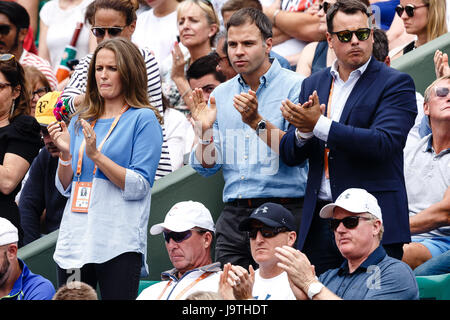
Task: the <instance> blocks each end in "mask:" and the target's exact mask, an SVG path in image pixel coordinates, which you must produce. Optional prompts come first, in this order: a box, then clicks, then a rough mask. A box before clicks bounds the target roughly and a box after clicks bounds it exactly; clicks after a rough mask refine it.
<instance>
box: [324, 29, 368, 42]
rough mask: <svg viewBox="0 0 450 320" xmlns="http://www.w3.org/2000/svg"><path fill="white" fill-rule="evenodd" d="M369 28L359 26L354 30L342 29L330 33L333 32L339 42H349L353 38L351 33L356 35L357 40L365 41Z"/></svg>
mask: <svg viewBox="0 0 450 320" xmlns="http://www.w3.org/2000/svg"><path fill="white" fill-rule="evenodd" d="M371 30H372V29H370V28H360V29H358V30H356V31H350V30H342V31H338V32H331V34H335V35H336V36H337V37H338V39H339V41H340V42H350V40H352V38H353V34H355V35H356V38H358V40H359V41H365V40H367V39H369V36H370V31H371Z"/></svg>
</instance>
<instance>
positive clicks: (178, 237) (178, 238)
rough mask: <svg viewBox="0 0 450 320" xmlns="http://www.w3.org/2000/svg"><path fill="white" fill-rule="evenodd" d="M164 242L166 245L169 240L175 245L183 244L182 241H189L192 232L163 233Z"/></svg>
mask: <svg viewBox="0 0 450 320" xmlns="http://www.w3.org/2000/svg"><path fill="white" fill-rule="evenodd" d="M163 235H164V240H166V242H167V243H169V242H170V239H173V241H175V242H176V243H180V242H183V241H184V240H187V239H189V238H190V237H191V236H192V230H187V231H183V232H175V231H170V232H167V231H163Z"/></svg>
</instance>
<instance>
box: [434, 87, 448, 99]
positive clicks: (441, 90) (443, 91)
mask: <svg viewBox="0 0 450 320" xmlns="http://www.w3.org/2000/svg"><path fill="white" fill-rule="evenodd" d="M434 92H435V93H436V96H438V97H440V98H445V97H447V95H448V92H449V89H448V88H447V87H435V89H434Z"/></svg>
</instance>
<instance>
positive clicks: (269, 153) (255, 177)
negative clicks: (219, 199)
mask: <svg viewBox="0 0 450 320" xmlns="http://www.w3.org/2000/svg"><path fill="white" fill-rule="evenodd" d="M271 62H272V66H271V67H270V68H269V70H268V71H267V72H266V73H265V74H264V75H263V76H262V77H261V78H260V85H259V87H258V89H257V91H256V96H257V99H258V111H259V113H260V114H261V116H262V117H264V119H266V120H268V121H269V122H271V123H272V124H273V125H275V126H277V127H278V128H280V129H281V130H283V131H287V128H288V125H289V123H288V122H287V121H286V120H285V119H284V118H283V116H282V114H281V110H280V107H281V101H282V100H286V99H289V100H290V101H292V102H293V103H298V99H299V95H300V88H301V84H302V81H303V79H304V77H303V76H301V75H299V74H298V73H295V72H292V71H290V70H287V69H284V68H282V67H281V66H280V64H279V62H278V61H277V60H276V59H271ZM249 89H250V87H249V86H248V85H247V84H246V83H245V81H244V79H243V78H242V77H241V75H237V76H235V77H234V78H233V79H230V80H229V81H227V82H225V83H222V84H221V85H219V86H218V87H216V88H215V89H214V91H213V92H212V95H213V96H214V97H215V98H216V105H217V118H216V121H215V123H214V127H213V133H214V146H215V148H216V155H217V161H216V164H215V165H214V167H212V168H209V169H207V168H203V167H202V165H201V163H200V162H199V161H198V159H197V158H196V156H195V150H196V148H194V150H193V151H192V152H191V155H190V164H191V166H192V167H193V168H194V169H195V170H196V171H197V172H198V173H199V174H201V175H203V176H210V175H213V174H215V173H216V172H217V171H218V170H220V169H222V172H223V176H224V180H225V186H224V190H223V201H224V202H229V201H233V200H234V199H251V198H272V197H275V198H277V197H280V198H295V197H303V196H304V194H305V188H306V179H307V170H308V165H307V162H305V163H303V164H302V165H301V166H296V167H288V166H287V165H286V164H285V163H283V161H282V160H281V159H280V157H279V155H278V154H277V153H276V152H274V151H273V150H272V149H270V148H269V146H268V145H267V144H266V143H265V142H264V141H263V140H262V139H261V138H260V137H258V136H257V134H256V131H255V130H253V129H252V128H250V127H249V126H248V125H247V124H245V123H244V122H243V121H242V118H241V114H240V113H239V112H238V111H237V110H236V109H235V107H234V106H233V97H234V96H235V95H236V94H240V93H241V92H248V90H249ZM262 134H264V133H260V135H262ZM276 139H278V136H277V138H276ZM208 148H209V147H208ZM208 148H206V151H207V153H208ZM211 149H212V148H211Z"/></svg>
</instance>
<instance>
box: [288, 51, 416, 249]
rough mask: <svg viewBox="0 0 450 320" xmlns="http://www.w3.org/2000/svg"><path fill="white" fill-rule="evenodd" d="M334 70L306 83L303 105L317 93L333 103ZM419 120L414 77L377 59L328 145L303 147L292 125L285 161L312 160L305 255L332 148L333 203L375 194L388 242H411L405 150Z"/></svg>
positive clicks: (303, 232) (313, 143)
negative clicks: (348, 193)
mask: <svg viewBox="0 0 450 320" xmlns="http://www.w3.org/2000/svg"><path fill="white" fill-rule="evenodd" d="M331 81H332V76H331V73H330V68H326V69H324V70H322V71H319V72H317V73H314V74H313V75H311V76H310V77H308V78H307V79H305V80H304V81H303V84H302V88H301V93H300V100H299V101H300V102H301V103H304V102H306V101H307V100H308V97H309V96H310V95H311V94H312V92H313V91H314V90H317V93H318V96H319V102H320V103H325V104H326V103H327V101H328V96H329V92H330V87H331ZM416 115H417V107H416V96H415V86H414V82H413V80H412V78H411V77H410V76H409V75H407V74H405V73H402V72H399V71H398V70H395V69H393V68H390V67H388V66H386V65H385V64H384V63H381V62H379V61H376V60H375V58H373V57H372V59H371V61H370V62H369V65H368V66H367V69H366V71H365V72H364V73H363V74H362V75H361V77H360V79H359V80H358V82H357V83H356V85H355V87H354V88H353V90H352V92H351V94H350V96H349V97H348V100H347V102H346V104H345V106H344V109H343V111H342V115H341V118H340V121H339V122H335V121H333V124H332V125H331V129H330V132H329V136H328V141H327V143H325V142H324V141H322V140H320V139H318V138H316V137H313V138H311V139H310V140H308V142H307V143H306V144H304V145H303V146H302V147H301V148H299V147H298V146H297V145H296V144H295V128H294V127H293V126H292V125H291V126H290V127H289V129H288V132H287V133H286V134H285V135H284V137H283V139H282V140H281V144H280V156H281V159H282V160H283V161H284V162H285V163H286V164H288V165H290V166H296V165H299V164H301V163H302V162H303V161H304V160H306V159H308V160H309V172H308V181H307V187H306V193H305V202H304V207H303V213H302V219H301V225H300V230H299V233H298V242H297V246H298V248H299V249H300V250H301V249H302V248H303V244H304V242H305V239H306V236H307V234H308V230H309V228H310V225H311V221H312V217H313V214H314V210H315V206H316V201H317V195H318V192H319V190H320V184H321V181H322V174H323V168H324V149H325V146H327V147H328V148H329V149H330V153H329V158H328V168H329V175H330V186H331V193H332V198H333V201H335V200H336V198H337V197H338V196H339V195H340V194H341V193H342V192H343V191H345V190H346V189H348V188H363V189H366V190H367V191H368V192H370V193H371V194H373V195H374V196H375V197H376V198H377V200H378V203H379V205H380V207H381V210H382V214H383V224H384V230H385V232H384V236H383V240H382V243H383V244H390V243H399V242H410V241H411V235H410V230H409V217H408V201H407V196H406V189H405V180H404V175H403V147H404V146H405V142H406V137H407V135H408V132H409V130H410V129H411V127H412V126H413V124H414V120H415V117H416Z"/></svg>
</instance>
